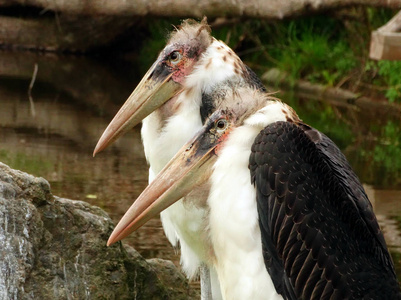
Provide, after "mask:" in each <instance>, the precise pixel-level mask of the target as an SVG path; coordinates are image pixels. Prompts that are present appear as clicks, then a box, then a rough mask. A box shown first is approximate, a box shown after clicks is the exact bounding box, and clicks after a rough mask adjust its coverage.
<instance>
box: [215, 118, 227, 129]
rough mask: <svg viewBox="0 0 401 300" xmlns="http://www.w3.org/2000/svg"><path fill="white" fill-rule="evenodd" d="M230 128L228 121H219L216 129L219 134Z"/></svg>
mask: <svg viewBox="0 0 401 300" xmlns="http://www.w3.org/2000/svg"><path fill="white" fill-rule="evenodd" d="M227 127H228V121H227V120H226V119H219V120H217V121H216V123H215V128H216V130H217V131H218V132H222V131H224V130H226V129H227Z"/></svg>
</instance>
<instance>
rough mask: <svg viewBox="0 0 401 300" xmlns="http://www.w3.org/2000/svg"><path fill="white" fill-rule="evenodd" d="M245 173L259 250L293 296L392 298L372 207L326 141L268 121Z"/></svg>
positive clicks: (301, 127) (389, 268)
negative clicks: (252, 193) (278, 267)
mask: <svg viewBox="0 0 401 300" xmlns="http://www.w3.org/2000/svg"><path fill="white" fill-rule="evenodd" d="M249 168H250V171H251V180H252V183H253V184H255V186H256V190H257V204H258V213H259V222H260V225H261V232H262V243H263V246H264V247H265V248H266V249H267V251H270V252H272V253H273V254H274V252H276V253H277V257H279V260H281V263H282V264H283V265H284V267H285V271H286V274H287V276H289V277H290V281H291V283H292V285H293V287H294V290H295V292H296V294H297V296H298V297H300V296H301V295H302V296H304V297H306V298H308V297H311V295H314V296H316V297H319V295H320V296H322V295H336V296H339V297H340V298H341V297H343V298H344V297H346V296H350V295H352V296H353V297H356V295H365V296H366V295H378V294H380V293H383V292H384V290H387V291H388V292H389V293H390V295H392V297H393V298H392V299H395V298H394V295H397V296H398V297H399V296H400V294H398V293H399V288H398V286H397V282H396V280H395V273H394V268H393V264H392V261H391V258H390V255H389V253H388V250H387V247H386V245H385V242H384V238H383V235H382V233H381V231H380V229H379V225H378V223H377V220H376V217H375V215H374V213H373V208H372V205H371V204H370V202H369V200H368V198H367V196H366V194H365V192H364V190H363V188H362V185H361V184H360V182H359V179H358V178H357V176H356V175H355V173H354V172H353V171H352V169H351V167H350V165H349V164H348V162H347V160H346V158H345V157H344V155H343V154H342V153H341V151H340V150H339V149H338V147H337V146H336V145H335V144H334V143H333V142H332V141H331V140H330V139H329V138H328V137H327V136H325V135H324V134H323V133H321V132H319V131H318V130H316V129H314V128H312V127H310V126H308V125H306V124H303V123H301V122H289V121H278V122H274V123H271V124H269V125H268V126H266V127H265V128H264V129H263V130H262V131H261V132H260V133H259V135H258V136H257V137H256V139H255V141H254V144H253V146H252V151H251V156H250V164H249ZM273 256H274V255H273ZM279 262H280V261H279ZM266 265H267V267H268V268H269V267H270V268H273V267H274V261H273V263H272V262H271V261H269V260H268V261H266ZM273 271H274V270H273ZM311 272H312V275H310V274H311ZM323 273H324V274H325V275H324V276H323V277H321V275H322V274H323ZM308 274H309V275H308ZM387 295H388V294H387ZM351 298H352V297H351Z"/></svg>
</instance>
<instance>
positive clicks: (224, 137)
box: [214, 129, 232, 156]
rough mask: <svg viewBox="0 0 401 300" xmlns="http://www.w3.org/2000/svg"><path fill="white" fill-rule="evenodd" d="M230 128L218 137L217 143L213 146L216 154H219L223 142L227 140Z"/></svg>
mask: <svg viewBox="0 0 401 300" xmlns="http://www.w3.org/2000/svg"><path fill="white" fill-rule="evenodd" d="M231 130H232V129H228V130H227V131H226V132H225V133H224V134H223V135H222V136H221V137H220V138H219V143H218V144H217V146H216V147H215V148H214V153H215V154H216V155H217V156H218V155H219V154H220V151H221V149H223V146H224V142H225V141H226V140H227V138H228V135H229V133H230V132H231Z"/></svg>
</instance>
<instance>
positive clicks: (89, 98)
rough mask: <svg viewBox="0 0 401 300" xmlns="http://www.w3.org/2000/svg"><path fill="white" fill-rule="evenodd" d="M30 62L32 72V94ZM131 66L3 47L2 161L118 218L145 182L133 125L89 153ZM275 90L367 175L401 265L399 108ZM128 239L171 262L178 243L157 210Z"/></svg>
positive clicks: (129, 85) (132, 77)
mask: <svg viewBox="0 0 401 300" xmlns="http://www.w3.org/2000/svg"><path fill="white" fill-rule="evenodd" d="M35 64H37V66H38V73H37V76H36V80H35V82H34V85H33V89H32V91H31V94H32V101H30V100H29V97H28V87H29V84H30V82H31V79H32V74H33V70H34V66H35ZM137 70H138V69H137V68H136V67H135V65H134V64H132V63H128V62H118V63H116V62H113V63H110V62H108V61H99V60H98V61H94V60H90V59H87V58H82V57H57V56H44V55H35V54H31V53H22V54H21V53H20V54H13V53H6V52H0V161H1V162H4V163H6V164H8V165H9V166H11V167H12V168H15V169H19V170H22V171H25V172H28V173H31V174H33V175H36V176H41V177H44V178H46V179H47V180H48V181H49V182H50V184H51V188H52V192H53V194H54V195H57V196H60V197H66V198H70V199H77V200H85V201H87V202H90V203H91V204H94V205H97V206H100V207H101V208H103V209H105V210H106V211H107V212H108V213H109V214H110V216H111V218H112V219H113V220H114V221H115V222H117V221H118V220H119V219H120V218H121V216H122V215H123V214H124V212H125V211H126V209H127V208H128V207H129V206H130V205H131V204H132V202H133V201H134V200H135V199H136V197H137V196H138V195H139V194H140V192H141V191H142V190H143V189H144V188H145V187H146V185H147V173H148V171H147V170H148V167H147V164H146V161H145V157H144V154H143V148H142V144H141V138H140V127H139V126H138V127H137V128H135V129H134V130H132V131H131V132H130V133H128V134H127V135H126V136H124V137H122V138H120V139H119V140H118V141H117V142H116V143H115V144H114V145H113V146H111V147H110V148H109V149H107V150H105V151H104V152H102V153H100V154H98V155H97V156H96V157H95V158H93V157H92V152H93V149H94V146H95V145H96V142H97V140H98V138H99V137H100V135H101V133H102V132H103V130H104V129H105V128H106V126H107V124H108V123H109V121H110V120H111V118H112V117H113V116H114V114H115V113H116V112H117V110H118V108H119V107H120V106H121V104H122V103H123V102H124V101H125V100H126V98H127V97H128V96H129V94H130V93H131V91H132V90H133V89H134V87H135V85H136V82H138V80H139V79H140V78H139V77H140V76H141V75H142V74H138V73H141V72H139V71H137ZM272 90H277V89H274V88H273V89H272ZM277 96H279V97H283V99H284V101H285V102H287V103H289V104H290V105H291V106H293V107H294V108H295V109H296V111H297V112H298V114H299V115H300V117H301V118H302V119H303V120H304V121H305V122H307V123H309V124H310V125H312V126H314V127H316V128H318V129H319V130H321V131H322V132H324V133H325V134H326V135H328V136H329V137H330V138H332V139H333V140H334V141H335V142H336V143H337V145H339V147H340V148H341V150H342V151H343V152H344V153H345V154H346V156H347V158H348V160H349V161H350V163H351V165H352V166H353V167H354V169H355V171H356V173H357V174H358V176H359V177H360V179H361V181H362V182H363V183H364V187H365V189H366V191H367V193H368V196H369V198H370V200H371V201H372V203H373V205H374V208H375V212H376V214H377V217H378V219H379V222H380V225H381V226H382V228H383V231H384V232H385V237H386V240H387V243H388V245H389V247H390V249H391V251H392V252H393V257H394V260H395V263H396V264H397V268H398V269H400V264H401V263H400V262H401V254H400V253H401V234H400V224H401V178H400V173H401V172H400V170H401V150H400V148H401V144H400V141H401V126H400V117H399V116H398V117H397V116H390V115H391V114H389V113H388V112H383V111H377V110H372V109H369V108H368V107H367V108H363V109H360V108H359V109H356V108H355V107H353V106H352V105H348V104H347V105H344V104H338V103H327V102H323V101H317V100H310V98H309V97H306V96H305V95H304V96H303V97H299V96H294V95H291V94H284V93H280V94H278V95H277ZM126 242H127V243H129V244H131V245H132V246H134V247H135V248H136V249H137V250H138V251H139V252H141V254H142V255H143V256H145V257H146V258H150V257H161V258H165V259H171V260H173V261H174V262H175V263H176V264H178V261H179V253H178V250H174V249H173V248H172V247H171V245H170V244H169V243H168V241H167V239H166V238H165V236H164V234H163V230H162V228H161V224H160V220H159V219H154V220H152V221H150V222H149V223H148V224H146V225H145V226H144V227H143V228H141V229H139V230H138V231H137V232H136V233H134V234H132V235H131V236H130V237H129V238H127V239H126ZM398 274H400V272H398ZM400 278H401V277H400Z"/></svg>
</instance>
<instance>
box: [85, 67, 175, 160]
mask: <svg viewBox="0 0 401 300" xmlns="http://www.w3.org/2000/svg"><path fill="white" fill-rule="evenodd" d="M156 68H159V69H160V64H159V61H156V62H155V63H154V64H153V66H152V67H151V68H150V69H149V71H148V72H147V73H146V74H145V76H144V77H143V78H142V80H141V82H140V83H139V84H138V86H137V87H136V89H135V90H134V91H133V92H132V94H131V95H130V96H129V98H128V99H127V101H125V103H124V105H123V106H122V107H121V108H120V110H119V111H118V113H117V114H116V115H115V116H114V118H113V120H112V121H111V122H110V124H109V125H108V126H107V128H106V130H105V131H104V132H103V134H102V136H101V137H100V139H99V141H98V143H97V145H96V147H95V150H94V151H93V156H95V155H96V154H97V153H99V152H100V151H102V150H103V149H105V148H106V147H107V146H109V145H110V144H112V143H113V142H114V141H115V140H116V139H117V138H119V137H120V136H121V135H123V134H124V133H126V132H127V131H128V130H130V129H131V128H133V127H134V126H135V125H137V124H138V123H139V122H141V121H142V120H143V119H144V118H145V117H147V116H148V115H149V114H150V113H151V112H153V111H154V110H156V109H157V108H158V107H160V106H161V105H162V104H163V103H165V102H166V101H168V100H169V99H171V98H172V97H173V96H174V95H176V94H177V93H178V92H179V91H180V89H181V85H180V84H178V83H176V82H174V81H173V80H172V79H171V77H172V73H167V72H165V71H164V72H160V71H157V70H156ZM155 71H156V72H155Z"/></svg>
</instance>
